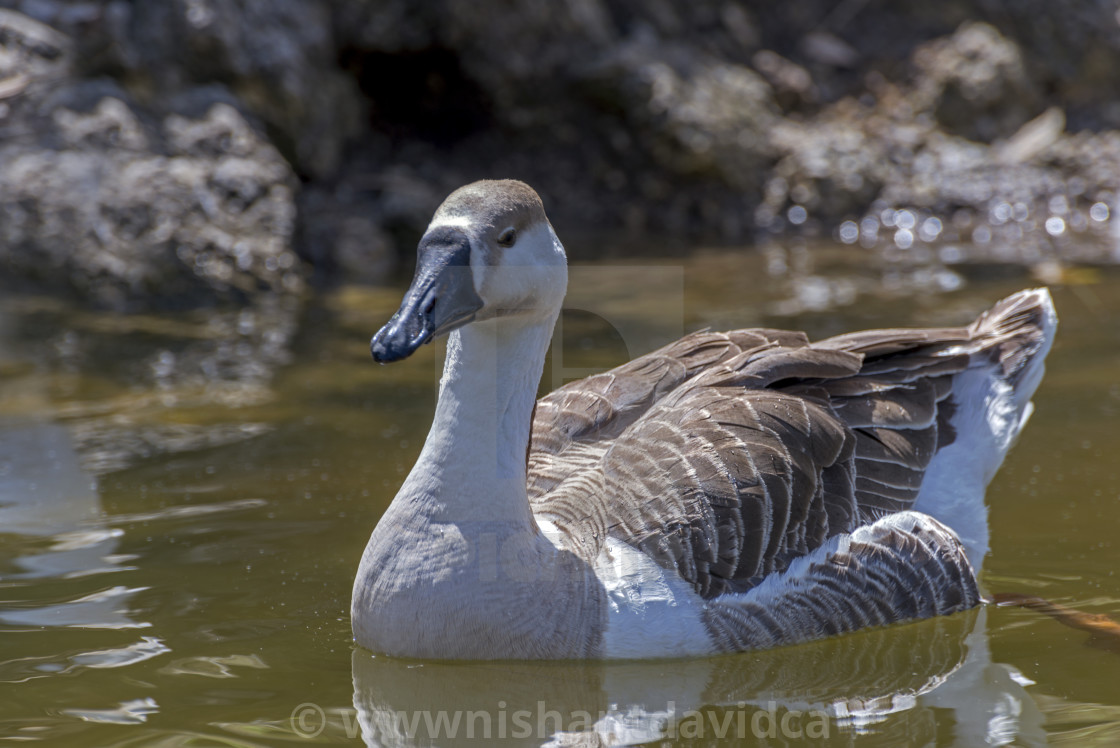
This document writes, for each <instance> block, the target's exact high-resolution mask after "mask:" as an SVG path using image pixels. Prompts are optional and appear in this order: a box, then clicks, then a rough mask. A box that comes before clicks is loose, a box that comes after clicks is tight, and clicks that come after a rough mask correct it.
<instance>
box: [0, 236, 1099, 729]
mask: <svg viewBox="0 0 1120 748" xmlns="http://www.w3.org/2000/svg"><path fill="white" fill-rule="evenodd" d="M1047 273H1048V277H1056V278H1057V279H1058V280H1060V281H1062V282H1063V283H1062V284H1059V285H1057V286H1055V287H1054V289H1053V290H1054V295H1055V301H1056V304H1057V307H1058V312H1059V316H1060V318H1061V327H1060V329H1059V334H1058V340H1057V343H1056V345H1055V347H1054V350H1053V352H1052V354H1051V358H1050V364H1049V367H1048V373H1047V376H1046V379H1045V380H1044V382H1043V383H1042V386H1041V388H1040V389H1039V392H1038V394H1037V395H1036V398H1035V402H1036V405H1037V410H1036V413H1035V415H1034V417H1033V419H1032V422H1031V424H1030V427H1029V428H1028V429H1027V431H1026V433H1025V435H1024V437H1023V439H1022V440H1021V442H1020V444H1019V445H1018V446H1017V447H1016V448H1015V450H1014V451H1013V453H1012V454H1011V456H1010V457H1009V458H1008V460H1007V462H1006V463H1005V466H1004V468H1003V470H1002V471H1001V472H1000V474H999V475H998V476H997V477H996V479H995V482H994V483H993V485H992V487H991V490H990V492H989V502H990V505H991V508H992V509H991V514H992V527H993V537H992V551H991V553H990V555H989V557H988V559H987V562H986V565H985V568H984V574H983V582H984V584H985V586H986V587H987V588H988V589H989V590H990V591H994V592H1000V591H1005V592H1023V593H1028V594H1035V595H1041V596H1044V597H1047V598H1050V599H1053V600H1055V601H1058V602H1062V603H1064V604H1067V605H1072V606H1075V607H1077V608H1079V609H1082V610H1084V611H1086V612H1090V613H1099V614H1109V615H1112V616H1118V617H1120V576H1118V575H1116V574H1115V573H1114V571H1115V568H1116V566H1117V563H1116V562H1117V559H1118V550H1117V547H1116V543H1117V542H1118V541H1117V540H1116V538H1117V537H1118V532H1117V530H1118V529H1120V511H1118V509H1120V504H1118V502H1120V478H1118V472H1120V468H1118V467H1117V466H1116V463H1115V462H1114V461H1113V459H1112V455H1113V454H1114V453H1115V452H1116V450H1117V448H1118V446H1120V431H1118V430H1117V428H1116V422H1117V421H1116V417H1117V412H1118V411H1120V272H1117V271H1116V270H1114V269H1111V268H1097V269H1084V268H1082V269H1075V270H1072V271H1070V270H1067V271H1064V272H1062V273H1060V274H1058V275H1057V276H1055V272H1054V268H1050V269H1049V270H1048V271H1047ZM1036 284H1037V281H1035V280H1033V279H1032V278H1031V277H1030V274H1029V273H1028V272H1027V271H1026V270H1022V269H1020V268H1017V267H1009V266H999V265H991V264H989V265H984V266H979V265H978V266H966V265H958V266H954V267H952V268H944V267H939V266H938V267H920V266H913V267H911V266H905V265H900V264H897V263H895V264H891V263H885V262H883V261H880V260H873V259H870V257H869V255H867V254H866V253H865V252H862V251H860V250H858V249H857V248H853V247H848V248H828V247H825V248H815V249H813V250H811V251H810V250H805V249H803V248H801V249H799V248H789V247H786V248H777V247H772V248H769V249H767V250H765V251H763V252H761V253H753V252H744V251H739V252H731V251H697V252H696V253H694V254H693V255H692V256H691V257H690V258H689V259H687V260H679V259H665V260H659V261H657V262H646V263H637V262H633V261H630V262H621V261H619V262H615V263H612V264H605V263H604V264H597V265H579V266H575V267H573V271H572V293H571V295H570V301H569V306H570V310H569V311H568V312H566V313H565V315H564V317H563V320H562V322H563V325H562V328H563V329H562V333H561V334H560V335H559V336H558V337H559V339H560V340H561V341H562V345H561V346H560V347H555V346H554V353H553V355H552V357H551V360H550V363H549V365H548V366H547V368H546V377H545V379H546V382H545V384H544V385H543V387H544V388H545V389H548V388H551V386H554V385H556V384H559V383H561V382H563V381H566V380H568V379H571V378H573V377H578V376H583V375H585V374H587V373H589V372H590V371H593V370H596V369H597V368H599V367H603V366H609V365H612V364H615V363H619V362H621V361H622V360H624V359H626V358H627V357H629V356H632V355H636V354H638V353H641V352H643V351H644V350H648V349H649V348H651V347H653V346H655V345H657V344H659V343H661V342H664V341H665V340H667V339H671V338H672V337H675V336H677V335H679V334H681V333H683V332H685V331H687V330H691V329H696V328H698V327H704V326H712V327H715V328H724V327H728V326H756V325H766V326H781V327H795V328H799V329H805V330H807V331H808V332H809V333H810V334H811V335H812V336H813V337H821V336H825V335H830V334H834V333H837V332H841V331H844V330H848V329H859V328H866V327H872V326H884V325H919V324H920V325H942V324H955V323H961V322H964V321H967V320H969V319H971V318H972V317H973V316H974V315H975V314H976V313H977V312H979V311H980V310H982V309H983V308H985V307H986V306H988V305H989V304H990V303H991V302H993V301H995V300H996V299H998V298H1000V297H1001V296H1003V295H1006V294H1008V293H1011V292H1013V291H1015V290H1018V289H1019V288H1022V287H1025V286H1029V285H1036ZM400 292H401V289H399V288H398V289H360V288H354V287H347V288H343V289H340V290H338V291H335V292H333V293H331V294H329V295H327V296H326V297H324V298H322V299H319V300H317V301H316V302H314V303H313V304H312V305H311V307H310V309H309V310H306V311H304V312H303V313H301V314H297V312H296V311H295V310H292V309H285V308H261V309H254V310H246V311H243V312H230V313H220V314H219V313H197V314H191V315H179V316H176V317H130V318H118V317H114V316H111V315H99V314H92V313H90V312H88V311H83V310H81V309H78V308H75V307H71V306H68V305H66V304H61V303H58V302H56V301H50V300H45V299H39V298H34V297H19V296H12V295H8V296H6V297H5V298H4V299H3V300H0V683H2V685H0V688H2V689H3V693H4V697H3V698H2V699H0V737H5V738H8V739H15V740H26V741H37V742H40V743H43V744H47V745H66V746H70V745H98V746H141V745H159V746H203V745H205V746H211V745H224V746H273V745H285V746H303V745H308V746H309V745H320V744H332V745H360V744H361V743H362V739H363V736H364V737H365V739H366V740H367V741H369V742H370V743H371V744H384V745H411V744H418V745H419V744H428V742H427V741H426V736H428V735H430V734H431V733H433V732H434V733H436V735H437V737H439V738H440V739H438V740H436V741H435V743H436V744H439V745H445V744H474V745H489V744H493V743H499V744H511V745H513V744H516V745H536V744H542V743H544V742H546V741H548V740H553V741H554V742H553V744H555V745H595V744H598V743H597V742H596V740H601V741H603V742H608V741H609V740H612V739H613V740H614V741H616V743H652V744H655V745H660V744H668V745H700V744H703V745H712V744H719V745H753V744H783V745H785V744H789V745H803V744H804V745H833V744H835V745H852V744H857V745H883V746H888V745H890V746H895V745H907V744H910V745H918V744H921V745H980V744H983V742H984V740H986V739H987V740H991V741H993V742H995V743H999V742H1001V741H1002V742H1006V743H1014V744H1017V745H1044V744H1048V743H1052V744H1058V745H1061V744H1070V745H1073V744H1076V745H1114V744H1116V743H1117V742H1118V741H1120V677H1117V676H1118V674H1120V653H1117V652H1116V651H1110V650H1108V649H1105V648H1102V647H1100V646H1093V645H1092V642H1091V641H1090V637H1089V635H1088V634H1087V633H1085V632H1082V631H1077V630H1074V629H1072V628H1068V627H1065V626H1062V625H1060V624H1059V623H1057V622H1056V621H1054V620H1052V619H1049V618H1046V617H1044V616H1041V615H1039V614H1037V613H1033V612H1030V611H1026V610H1022V609H1017V608H994V607H986V608H983V609H980V610H977V611H972V612H970V613H967V614H963V615H959V616H954V617H951V618H947V619H940V620H936V621H926V622H922V623H918V624H913V625H906V626H896V627H892V628H889V629H885V630H878V631H872V632H865V633H861V634H857V635H853V636H847V637H841V638H837V639H833V640H830V641H826V642H820V643H816V644H811V645H806V646H800V647H792V648H787V649H783V650H778V651H773V652H765V653H756V654H744V655H738V656H730V657H721V658H714V659H708V660H698V661H690V662H653V663H623V664H610V665H603V664H573V663H544V664H524V663H513V664H481V665H480V664H455V663H430V662H428V663H416V662H406V661H397V660H391V659H388V658H384V657H373V656H372V655H370V654H369V653H367V652H364V651H362V650H359V649H355V647H354V646H353V645H352V643H351V641H350V630H349V620H348V606H349V595H350V585H351V581H352V578H353V572H354V569H355V568H356V565H357V561H358V558H359V556H360V554H361V551H362V548H363V547H364V544H365V542H366V539H367V538H368V536H369V532H370V530H371V528H372V527H373V524H374V523H375V522H376V520H377V518H378V516H379V515H380V513H381V512H382V511H383V510H384V508H385V506H386V505H387V503H388V502H389V500H390V499H391V498H392V496H393V494H394V493H395V490H396V487H397V486H398V484H399V482H400V481H401V480H402V479H403V477H404V475H405V473H406V471H407V470H408V469H409V467H410V466H411V464H412V461H413V459H414V458H415V456H416V454H417V453H418V451H419V448H420V446H421V443H422V440H423V438H424V436H425V434H426V432H427V429H428V425H429V423H430V418H431V414H432V409H433V406H434V398H435V382H436V378H437V372H438V356H439V350H438V346H429V347H427V348H425V349H424V350H423V351H421V352H420V353H419V354H418V355H417V356H415V357H414V358H412V359H409V360H407V361H405V362H402V363H400V364H396V365H393V366H390V367H378V366H376V365H374V364H372V363H371V362H370V361H369V353H368V340H369V336H370V335H371V334H372V332H373V331H375V330H376V329H377V327H378V326H379V325H380V324H381V323H382V322H383V321H384V320H385V319H387V317H388V316H389V314H390V313H391V312H392V311H393V309H394V307H395V304H396V303H397V301H398V300H399V297H400ZM355 706H357V708H355ZM440 720H444V721H440ZM456 720H458V721H456ZM449 733H454V738H455V739H452V740H448V739H446V738H447V736H448V734H449ZM409 734H413V737H412V738H410V737H409ZM472 735H473V736H474V740H470V739H469V736H472Z"/></svg>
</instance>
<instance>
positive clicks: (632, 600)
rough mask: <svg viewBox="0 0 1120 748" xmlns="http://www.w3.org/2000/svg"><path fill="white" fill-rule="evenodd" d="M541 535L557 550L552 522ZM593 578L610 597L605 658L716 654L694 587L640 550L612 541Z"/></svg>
mask: <svg viewBox="0 0 1120 748" xmlns="http://www.w3.org/2000/svg"><path fill="white" fill-rule="evenodd" d="M537 524H538V525H540V528H541V531H542V532H543V533H544V534H545V537H547V538H549V540H551V541H552V542H553V544H555V545H558V534H557V530H556V528H555V526H554V525H553V524H552V523H551V522H547V521H543V520H538V522H537ZM595 574H596V576H597V577H598V578H599V581H600V582H602V584H603V588H604V589H605V590H606V593H607V626H606V630H605V631H604V633H603V657H604V658H606V659H612V660H630V659H645V658H650V657H697V656H701V655H707V654H713V653H714V652H715V651H716V648H715V645H714V644H713V642H712V640H711V637H710V636H709V635H708V631H707V629H706V628H705V626H704V624H703V622H702V621H701V620H700V613H701V611H702V610H703V607H704V600H703V598H701V597H700V596H699V595H697V594H696V592H695V591H694V590H693V589H692V586H691V585H689V584H688V583H687V582H685V581H684V580H683V579H681V578H680V577H679V576H677V574H676V572H675V571H672V570H666V569H663V568H661V567H660V566H658V565H657V563H656V562H655V561H654V560H653V559H651V558H650V557H649V556H647V555H646V554H645V553H643V552H642V551H640V550H638V549H636V548H634V547H632V546H630V545H628V544H626V543H624V542H622V541H620V540H616V539H614V538H609V539H608V540H607V542H606V544H605V545H604V546H603V550H602V551H601V552H600V553H599V557H598V558H597V559H596V560H595Z"/></svg>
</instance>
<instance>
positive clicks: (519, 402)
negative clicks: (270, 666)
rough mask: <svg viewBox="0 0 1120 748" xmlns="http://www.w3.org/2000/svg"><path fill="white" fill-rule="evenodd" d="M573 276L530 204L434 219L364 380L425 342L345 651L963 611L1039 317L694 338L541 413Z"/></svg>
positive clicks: (1041, 303)
mask: <svg viewBox="0 0 1120 748" xmlns="http://www.w3.org/2000/svg"><path fill="white" fill-rule="evenodd" d="M566 287H567V260H566V255H565V252H564V248H563V245H562V244H561V243H560V240H559V238H558V237H557V235H556V232H555V231H554V230H553V227H552V225H551V224H550V222H549V220H548V218H547V216H546V215H545V210H544V206H543V204H542V202H541V199H540V197H539V196H538V195H537V193H536V192H535V191H534V190H533V189H532V188H531V187H529V186H528V185H526V184H524V183H522V182H519V181H514V180H493V181H491V180H487V181H480V182H475V183H473V184H469V185H467V186H465V187H461V188H459V189H458V190H456V191H455V192H453V193H452V194H451V195H450V196H449V197H448V198H447V199H446V200H445V201H444V202H443V204H442V205H441V206H440V207H439V208H438V209H437V210H436V212H435V215H434V216H433V218H432V221H431V223H430V225H429V226H428V228H427V231H426V232H425V234H424V236H423V238H422V239H421V240H420V243H419V246H418V250H417V266H416V272H415V276H414V278H413V280H412V283H411V285H410V287H409V289H408V291H407V292H406V294H405V296H404V299H403V301H402V303H401V306H400V309H399V310H398V311H397V312H396V313H395V314H394V315H393V317H392V318H391V319H390V320H389V322H388V323H386V324H385V326H384V327H382V328H381V329H380V330H379V331H378V332H377V333H376V335H374V337H373V339H372V341H371V343H370V349H371V352H372V354H373V358H374V359H375V360H376V361H377V362H379V363H382V364H385V363H390V362H393V361H398V360H400V359H403V358H405V357H407V356H409V355H410V354H412V353H413V352H414V351H416V350H417V349H418V348H419V347H420V346H421V345H423V344H425V343H428V342H430V341H431V340H432V339H433V338H436V337H437V336H441V335H445V334H446V335H447V336H448V340H447V353H446V360H445V365H444V369H443V375H442V377H441V379H440V386H439V396H438V400H437V404H436V409H435V416H434V419H433V423H432V426H431V430H430V432H429V434H428V436H427V439H426V441H425V442H424V446H423V448H422V450H421V452H420V455H419V457H418V458H417V460H416V463H415V465H414V467H413V468H412V470H411V472H410V473H409V474H408V476H407V478H406V479H405V481H404V483H403V484H402V486H401V488H400V490H399V492H398V493H397V495H396V497H395V498H394V499H393V501H392V502H391V503H390V505H389V507H388V508H387V509H386V511H385V513H384V515H383V516H382V517H381V519H380V520H379V521H378V523H377V524H376V526H375V527H374V530H373V533H372V535H371V536H370V540H369V543H368V544H367V546H366V549H365V552H364V553H363V555H362V558H361V562H360V564H359V567H358V572H357V576H356V579H355V582H354V589H353V596H352V601H351V623H352V629H353V635H354V638H355V641H356V642H357V644H359V645H361V646H362V647H365V648H366V649H369V650H372V651H374V652H378V653H383V654H387V655H390V656H400V657H410V658H439V659H475V660H487V659H491V660H492V659H524V660H532V659H649V658H670V657H672V658H682V657H702V656H710V655H716V654H720V653H729V652H738V651H745V650H752V649H763V648H771V647H777V646H784V645H789V644H795V643H799V642H806V641H810V640H814V639H818V638H822V637H827V636H832V635H836V634H841V633H845V632H850V631H855V630H857V629H862V628H866V627H871V626H881V625H885V624H890V623H895V622H902V621H910V620H915V619H921V618H927V617H931V616H936V615H945V614H950V613H954V612H957V611H961V610H965V609H967V608H971V607H973V606H976V605H978V604H979V603H980V602H981V595H980V592H979V589H978V585H977V580H976V571H975V570H976V569H978V568H979V565H980V562H981V561H982V560H983V557H984V554H985V553H986V551H987V547H988V531H987V513H986V508H985V506H984V492H985V489H986V487H987V484H988V482H989V481H990V480H991V478H992V476H993V475H994V473H995V471H996V469H997V468H998V467H999V465H1000V463H1001V462H1002V460H1003V457H1004V455H1005V454H1006V453H1007V451H1008V449H1009V448H1010V447H1011V444H1012V442H1013V441H1014V440H1015V437H1016V436H1017V435H1018V433H1019V432H1020V431H1021V430H1022V428H1023V426H1024V424H1025V423H1026V421H1027V419H1028V417H1029V416H1030V413H1031V410H1032V405H1031V402H1030V399H1031V396H1032V394H1033V393H1034V391H1035V389H1036V387H1037V386H1038V383H1039V381H1040V379H1041V377H1042V372H1043V360H1044V358H1045V356H1046V354H1047V352H1048V350H1049V348H1050V345H1051V342H1052V340H1053V335H1054V330H1055V327H1056V324H1057V317H1056V315H1055V312H1054V307H1053V303H1052V301H1051V299H1050V295H1049V293H1048V292H1047V291H1046V290H1045V289H1034V290H1026V291H1021V292H1019V293H1017V294H1015V295H1013V296H1010V297H1008V298H1006V299H1004V300H1002V301H1000V302H998V303H997V304H995V306H993V307H992V308H991V309H990V310H989V311H987V312H985V313H983V314H982V315H980V317H979V318H977V319H976V320H975V321H974V322H972V323H971V324H970V325H968V326H967V327H954V328H938V329H917V330H905V329H889V330H872V331H865V332H856V333H850V334H846V335H840V336H837V337H832V338H828V339H826V340H822V341H818V342H813V343H811V342H809V340H808V338H807V337H806V336H805V335H804V334H803V333H800V332H788V331H782V330H771V329H742V330H733V331H729V332H710V331H700V332H694V333H692V334H689V335H686V336H685V337H683V338H681V339H680V340H678V341H676V342H674V343H671V344H669V345H667V346H665V347H663V348H661V349H659V350H656V351H653V352H652V353H648V354H646V355H643V356H640V357H638V358H635V359H633V360H632V361H630V362H629V363H627V364H624V365H622V366H619V367H618V368H615V369H612V370H610V371H607V372H604V373H601V374H597V375H594V376H591V377H589V378H587V379H584V380H581V381H577V382H571V383H569V384H566V385H564V386H562V387H560V388H559V389H557V390H555V391H554V392H552V393H551V394H549V395H547V396H546V397H544V398H542V399H541V400H540V401H536V391H537V386H538V383H539V381H540V377H541V374H542V372H543V367H544V359H545V353H546V350H547V348H548V345H549V342H550V340H551V337H552V332H553V326H554V324H555V322H556V319H557V316H558V315H559V313H560V309H561V305H562V303H563V300H564V295H565V292H566Z"/></svg>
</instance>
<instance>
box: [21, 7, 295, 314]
mask: <svg viewBox="0 0 1120 748" xmlns="http://www.w3.org/2000/svg"><path fill="white" fill-rule="evenodd" d="M0 24H2V25H0V29H2V30H3V32H4V33H3V35H0V52H2V54H0V59H3V60H5V64H6V67H7V70H6V73H7V78H8V79H11V78H13V77H15V78H17V79H21V80H23V81H25V85H23V87H22V88H21V90H20V91H18V92H17V93H15V94H13V95H11V96H9V97H8V99H6V100H5V102H4V103H5V104H6V105H7V106H8V112H7V116H6V117H5V118H4V120H3V122H2V123H0V134H2V135H3V138H2V139H0V214H2V215H3V216H4V220H3V221H0V262H3V264H4V266H5V268H6V273H5V275H6V276H7V278H6V280H13V279H14V278H15V277H22V278H24V279H29V280H31V281H33V282H35V283H37V284H39V285H41V286H45V287H48V288H59V289H66V290H69V291H71V292H76V293H78V294H79V295H80V296H83V297H86V298H88V299H90V300H92V301H95V302H97V303H99V304H103V305H107V306H111V307H117V308H131V307H135V306H184V305H196V304H198V303H207V302H214V301H219V300H222V299H231V300H234V299H244V298H247V297H249V296H252V295H254V294H256V293H259V292H263V291H267V292H274V293H281V294H295V293H298V292H299V291H300V290H301V289H302V288H303V280H302V278H301V275H300V272H301V270H300V266H299V263H298V261H297V258H296V256H295V254H294V253H293V252H292V250H291V248H290V243H291V237H292V231H293V226H294V222H295V203H294V194H293V193H294V189H295V181H294V177H293V175H292V172H291V169H290V167H289V166H288V165H287V162H286V161H285V160H284V159H283V158H282V157H281V156H280V155H279V153H278V152H277V151H276V149H275V148H273V147H272V146H271V145H270V144H269V143H268V142H267V141H265V140H264V139H263V138H262V137H261V136H260V135H259V134H258V133H257V132H256V131H255V130H254V129H253V128H252V127H251V126H250V125H249V124H248V123H247V122H246V120H245V119H244V118H243V117H242V116H241V114H240V113H238V112H237V110H235V109H233V108H232V107H230V106H228V105H225V104H215V105H214V106H212V107H211V108H210V109H209V110H208V111H207V112H206V114H205V115H204V116H203V117H201V118H198V119H189V118H185V117H181V116H179V115H174V114H172V115H168V116H166V117H164V118H162V119H159V118H156V117H154V116H152V115H150V114H141V113H140V112H138V111H137V110H136V109H134V108H133V107H134V105H133V104H132V103H131V102H130V100H129V98H128V97H127V95H125V94H124V93H123V92H121V91H120V89H119V88H118V87H117V86H115V85H114V84H112V83H107V82H102V81H75V80H72V79H71V78H70V62H71V60H70V55H71V49H70V47H69V46H68V44H67V42H66V40H65V38H64V37H61V36H60V35H58V34H57V32H54V31H52V30H51V29H49V28H47V27H45V26H42V25H41V24H38V23H36V22H34V21H31V20H29V19H27V18H25V17H22V16H19V15H18V14H14V13H11V12H7V11H5V12H3V15H2V16H0ZM87 106H88V108H83V107H87Z"/></svg>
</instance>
